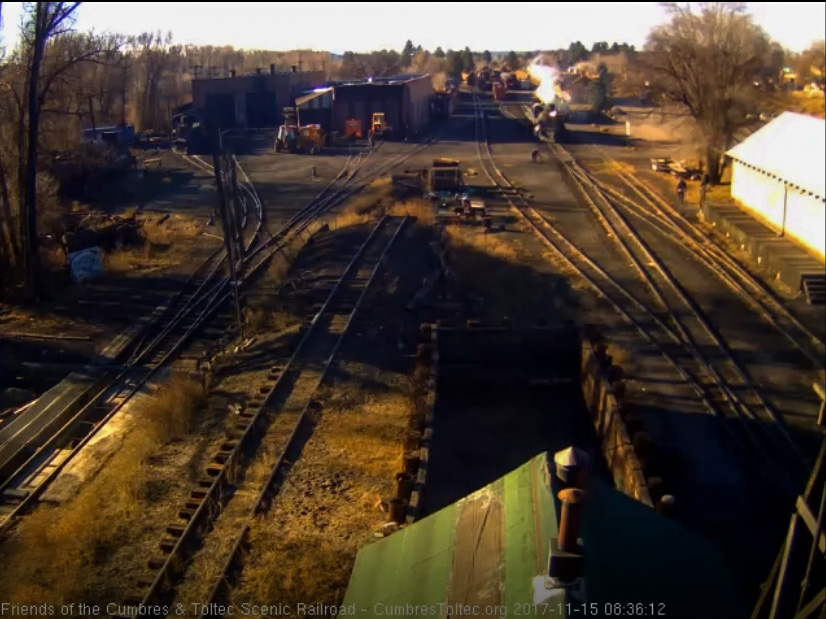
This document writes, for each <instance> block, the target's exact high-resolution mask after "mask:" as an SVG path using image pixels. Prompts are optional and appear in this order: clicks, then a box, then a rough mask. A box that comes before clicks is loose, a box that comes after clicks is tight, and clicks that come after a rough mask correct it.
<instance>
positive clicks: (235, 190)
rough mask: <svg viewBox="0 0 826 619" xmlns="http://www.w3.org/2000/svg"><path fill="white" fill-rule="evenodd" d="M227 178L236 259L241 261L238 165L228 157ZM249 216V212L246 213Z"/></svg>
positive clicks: (242, 245) (241, 218) (241, 230)
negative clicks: (228, 179)
mask: <svg viewBox="0 0 826 619" xmlns="http://www.w3.org/2000/svg"><path fill="white" fill-rule="evenodd" d="M229 178H230V182H231V184H232V212H233V215H234V217H233V223H234V224H235V226H234V227H235V242H236V247H237V248H238V261H239V262H240V261H241V257H242V256H241V254H242V253H243V251H244V249H243V248H244V227H243V220H244V216H243V212H242V211H243V209H242V207H241V201H242V200H243V196H242V195H241V190H240V188H239V187H238V167H237V166H236V165H235V160H234V159H232V158H230V159H229ZM247 217H249V214H248V215H247Z"/></svg>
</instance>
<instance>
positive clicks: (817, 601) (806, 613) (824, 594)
mask: <svg viewBox="0 0 826 619" xmlns="http://www.w3.org/2000/svg"><path fill="white" fill-rule="evenodd" d="M824 602H826V589H821V590H820V593H818V594H817V595H816V596H815V597H814V598H813V599H812V601H811V602H809V603H808V604H806V606H804V607H803V608H802V609H801V610H800V612H799V613H797V615H795V618H794V619H809V617H811V616H812V615H813V614H815V612H816V611H817V610H818V609H820V607H821V606H823V603H824Z"/></svg>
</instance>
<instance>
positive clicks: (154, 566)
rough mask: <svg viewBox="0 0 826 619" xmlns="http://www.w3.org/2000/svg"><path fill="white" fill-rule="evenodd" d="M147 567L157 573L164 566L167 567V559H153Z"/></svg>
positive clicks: (148, 562)
mask: <svg viewBox="0 0 826 619" xmlns="http://www.w3.org/2000/svg"><path fill="white" fill-rule="evenodd" d="M146 565H147V567H149V569H150V570H153V571H155V572H157V571H158V570H159V569H161V568H162V567H163V566H164V565H166V559H165V558H163V557H152V558H151V559H149V561H147V562H146Z"/></svg>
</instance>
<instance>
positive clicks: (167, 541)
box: [158, 537, 178, 554]
mask: <svg viewBox="0 0 826 619" xmlns="http://www.w3.org/2000/svg"><path fill="white" fill-rule="evenodd" d="M177 543H178V538H177V537H164V538H163V539H161V541H160V543H159V544H158V548H160V549H161V550H162V551H163V552H165V553H167V554H169V553H170V552H172V551H173V550H174V549H175V545H176V544H177Z"/></svg>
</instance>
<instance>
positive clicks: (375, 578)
mask: <svg viewBox="0 0 826 619" xmlns="http://www.w3.org/2000/svg"><path fill="white" fill-rule="evenodd" d="M549 465H550V466H551V467H553V457H552V455H551V454H541V455H539V456H537V457H535V458H533V459H532V460H530V461H528V462H526V463H525V464H524V465H522V466H520V467H519V468H518V469H516V470H515V471H513V472H511V473H510V474H508V475H506V476H505V477H503V478H501V479H499V480H497V481H495V482H494V483H492V484H490V485H488V486H486V487H485V488H483V489H481V490H479V491H478V492H476V493H474V494H472V495H470V496H468V497H466V498H464V499H462V500H461V501H458V502H457V503H454V504H452V505H450V506H448V507H446V508H444V509H442V510H441V511H439V512H437V513H435V514H432V515H430V516H428V517H427V518H424V519H422V520H420V521H419V522H417V523H415V524H413V525H411V526H408V527H405V528H404V529H402V530H401V531H398V532H397V533H393V534H392V535H390V537H387V538H384V539H382V540H380V541H377V542H375V543H373V544H370V545H369V546H367V547H365V548H363V549H362V550H361V551H360V552H359V554H358V557H357V559H356V564H355V567H354V569H353V574H352V577H351V579H350V585H349V587H348V589H347V594H346V596H345V599H344V605H345V606H346V607H351V606H352V607H355V616H357V617H379V616H390V615H391V614H395V615H397V616H401V615H402V614H403V615H404V616H405V617H441V618H445V617H447V616H455V617H458V616H460V615H461V614H464V615H466V616H483V615H486V614H487V613H486V612H480V613H477V614H473V613H471V614H470V615H468V614H467V613H459V614H456V613H455V612H454V613H449V612H448V611H450V605H460V604H461V605H469V606H473V605H476V606H477V607H478V608H487V609H493V608H496V607H499V608H501V609H505V610H507V612H506V613H505V614H495V613H494V614H487V616H496V617H500V616H501V617H513V616H517V615H519V616H526V617H534V616H535V617H540V616H542V617H544V616H548V615H549V614H552V610H553V613H556V614H553V616H556V617H565V616H566V614H565V612H564V610H565V606H564V604H565V600H566V598H565V595H564V594H563V593H562V592H561V591H560V590H556V591H548V590H547V589H545V586H544V582H545V580H544V575H545V573H546V570H547V565H548V548H549V545H550V540H551V538H552V537H555V536H556V535H557V534H558V524H557V513H558V511H557V503H556V500H555V497H554V495H553V491H552V489H551V488H552V485H551V481H550V473H549V468H548V467H549ZM551 470H552V469H551ZM585 505H586V509H585V512H584V514H583V521H582V538H583V543H584V548H585V591H586V595H587V599H588V602H591V603H596V604H599V605H605V604H608V603H612V604H613V603H620V602H626V603H630V602H639V603H643V602H645V603H648V604H649V606H647V607H646V608H648V609H649V610H650V609H653V610H651V611H650V615H651V616H657V615H658V614H659V613H661V615H660V616H669V617H684V616H685V617H687V616H690V617H702V616H706V617H712V616H718V617H723V616H725V617H733V616H737V615H736V611H734V609H733V600H732V598H731V596H730V591H731V586H730V580H729V576H728V573H727V572H726V570H725V568H724V567H723V564H722V560H721V559H720V557H719V556H718V555H717V553H716V551H715V550H714V549H713V548H710V547H709V545H708V544H707V543H706V542H704V541H703V540H701V539H698V538H697V537H696V536H694V535H692V534H690V533H688V532H687V531H686V530H685V529H683V528H682V527H681V526H679V525H678V524H676V523H675V522H673V521H670V520H667V519H666V518H664V517H663V516H661V515H659V514H658V513H656V512H655V511H654V510H652V509H650V508H649V507H647V506H645V505H643V504H642V503H639V502H637V501H635V500H633V499H631V498H629V497H626V496H625V495H623V494H621V493H619V492H617V491H616V490H614V489H613V488H610V487H609V486H607V485H605V484H604V483H602V482H599V481H596V480H595V481H592V482H591V483H590V484H589V487H588V498H587V499H586V504H585ZM549 596H550V598H549ZM537 600H548V601H547V604H549V606H547V607H543V608H545V609H546V610H542V609H540V608H536V607H533V605H534V603H535V602H536V601H537ZM557 604H559V606H557ZM651 604H653V606H650V605H651ZM515 608H518V609H519V610H522V611H525V612H522V613H516V612H515V611H514V610H513V609H515ZM399 609H402V610H399ZM612 610H615V609H613V608H612ZM637 610H639V609H637ZM721 613H722V614H721ZM614 614H617V613H614ZM571 616H576V614H573V615H571ZM600 616H603V615H600Z"/></svg>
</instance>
